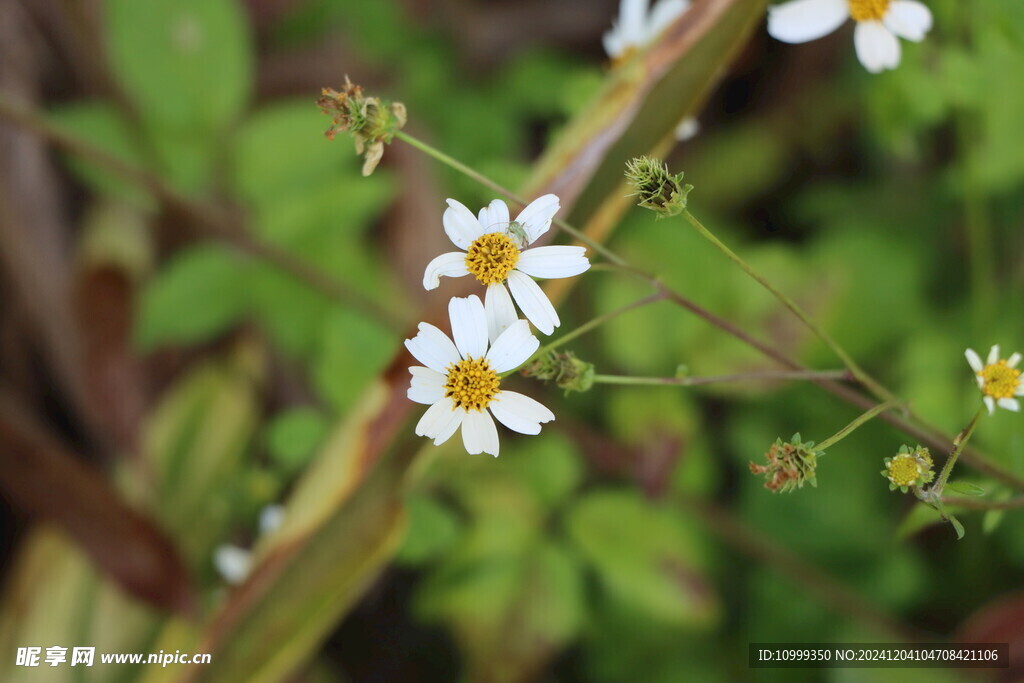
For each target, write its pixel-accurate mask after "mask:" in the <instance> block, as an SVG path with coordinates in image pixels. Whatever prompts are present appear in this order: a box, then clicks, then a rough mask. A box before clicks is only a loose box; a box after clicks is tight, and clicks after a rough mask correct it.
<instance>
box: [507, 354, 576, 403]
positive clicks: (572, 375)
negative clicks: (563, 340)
mask: <svg viewBox="0 0 1024 683" xmlns="http://www.w3.org/2000/svg"><path fill="white" fill-rule="evenodd" d="M522 374H523V375H524V376H525V377H536V378H537V379H541V380H545V381H549V380H551V381H554V383H555V384H557V385H558V387H559V388H560V389H565V393H566V394H568V393H569V392H570V391H580V392H583V391H588V390H589V389H590V388H591V387H592V386H594V364H593V363H588V362H586V361H584V360H580V359H579V358H577V357H576V355H575V354H574V353H573V352H572V351H549V352H548V353H546V354H545V355H544V356H543V357H542V358H538V359H537V360H535V361H533V362H532V363H529V364H528V365H527V366H526V367H524V368H523V369H522Z"/></svg>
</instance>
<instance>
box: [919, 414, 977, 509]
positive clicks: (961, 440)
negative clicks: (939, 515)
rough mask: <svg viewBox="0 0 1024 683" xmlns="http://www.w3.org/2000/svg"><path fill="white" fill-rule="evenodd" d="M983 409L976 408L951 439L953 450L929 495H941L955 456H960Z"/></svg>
mask: <svg viewBox="0 0 1024 683" xmlns="http://www.w3.org/2000/svg"><path fill="white" fill-rule="evenodd" d="M984 411H985V406H981V407H980V408H978V412H976V413H974V417H972V418H971V421H970V422H969V423H968V424H967V426H966V427H964V429H963V431H962V432H960V433H959V434H957V436H956V438H955V439H953V452H951V453H950V454H949V457H948V458H946V464H945V465H943V466H942V471H941V472H940V473H939V478H938V479H937V480H935V484H934V485H933V486H932V488H931V491H930V493H931V495H932V496H934V497H935V498H938V497H940V496H941V495H942V489H944V488H945V487H946V482H947V481H949V475H951V474H952V473H953V466H954V465H956V461H957V458H959V457H960V453H961V452H962V451H963V450H964V446H966V445H967V442H968V441H969V440H970V438H971V434H974V428H975V427H977V426H978V419H979V418H980V417H981V414H982V413H983V412H984Z"/></svg>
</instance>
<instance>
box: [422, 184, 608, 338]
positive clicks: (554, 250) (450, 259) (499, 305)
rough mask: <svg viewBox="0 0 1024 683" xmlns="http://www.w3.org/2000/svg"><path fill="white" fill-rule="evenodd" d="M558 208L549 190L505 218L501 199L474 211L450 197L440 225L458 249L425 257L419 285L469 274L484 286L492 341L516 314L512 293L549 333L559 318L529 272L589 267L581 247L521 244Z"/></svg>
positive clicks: (568, 272)
mask: <svg viewBox="0 0 1024 683" xmlns="http://www.w3.org/2000/svg"><path fill="white" fill-rule="evenodd" d="M557 211H558V197H556V196H555V195H553V194H546V195H544V196H543V197H539V198H537V199H535V200H533V201H532V202H530V205H529V206H527V207H526V208H525V209H523V210H522V211H521V212H520V213H519V215H518V216H516V219H515V220H514V221H510V220H509V213H508V207H507V206H506V205H505V202H503V201H501V200H500V199H495V200H494V201H492V202H491V203H490V205H489V206H485V207H484V208H482V209H480V215H479V217H477V216H474V215H473V212H472V211H470V210H469V209H467V208H466V207H465V206H463V205H462V204H460V203H459V202H457V201H455V200H454V199H449V200H448V208H447V209H446V210H445V212H444V231H445V232H446V233H447V234H448V237H449V238H450V239H451V241H452V242H453V243H454V244H455V246H457V247H458V248H459V249H462V250H463V251H461V252H459V251H453V252H449V253H447V254H441V255H440V256H438V257H437V258H435V259H434V260H433V261H431V262H430V263H428V264H427V269H426V271H425V272H424V273H423V287H424V289H434V288H436V287H437V286H438V285H439V284H441V276H447V277H461V276H463V275H470V274H472V275H474V276H476V279H477V280H479V281H480V282H481V283H482V284H483V285H485V286H486V287H487V294H486V296H485V297H484V302H485V310H486V311H487V332H488V338H489V339H490V340H491V341H492V342H493V341H495V340H496V339H497V338H498V335H499V334H501V333H502V332H503V331H504V330H505V329H507V328H508V327H509V326H510V325H512V324H513V323H514V322H516V320H517V319H518V315H517V314H516V311H515V308H514V307H513V306H512V299H515V301H516V303H517V304H519V309H520V310H521V311H522V312H523V315H525V316H526V317H527V318H528V319H529V321H530V322H532V323H533V324H534V325H535V326H536V327H537V329H538V330H540V331H541V332H543V333H544V334H551V333H552V332H554V331H555V328H556V327H558V326H559V325H560V324H561V321H560V320H559V319H558V313H556V312H555V307H554V306H552V305H551V302H550V301H548V298H547V296H546V295H545V294H544V292H543V291H542V290H541V288H540V286H539V285H538V284H537V283H536V282H534V281H533V278H534V277H539V278H546V279H552V278H561V277H571V276H573V275H579V274H580V273H582V272H583V271H585V270H587V269H588V268H590V261H588V260H587V257H586V256H584V254H585V253H586V249H584V248H583V247H572V246H550V247H533V248H532V249H527V248H526V247H528V246H529V245H531V244H533V243H534V242H535V241H536V240H537V238H539V237H540V236H541V235H543V234H544V233H546V232H547V231H548V230H549V229H550V228H551V219H552V218H553V217H554V215H555V213H556V212H557ZM531 276H532V277H531ZM506 283H507V284H508V289H506V288H505V284H506ZM509 290H511V291H512V296H511V297H509Z"/></svg>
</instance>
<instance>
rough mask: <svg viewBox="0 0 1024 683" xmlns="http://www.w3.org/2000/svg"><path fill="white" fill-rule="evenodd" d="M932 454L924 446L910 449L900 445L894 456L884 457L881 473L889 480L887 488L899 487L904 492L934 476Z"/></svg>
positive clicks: (919, 485) (891, 489)
mask: <svg viewBox="0 0 1024 683" xmlns="http://www.w3.org/2000/svg"><path fill="white" fill-rule="evenodd" d="M932 468H933V463H932V455H931V453H930V452H929V451H928V449H927V448H925V447H924V446H918V447H916V448H913V449H911V448H910V447H909V446H906V445H904V446H900V450H899V453H897V454H896V455H895V456H894V457H891V458H885V469H884V470H882V472H881V474H882V476H883V477H885V478H886V479H888V480H889V490H890V491H895V490H896V489H899V490H900V491H902V492H903V493H906V492H907V490H908V489H910V488H919V487H921V486H924V485H925V484H927V483H929V482H930V481H931V480H932V479H934V478H935V472H934V471H933V469H932Z"/></svg>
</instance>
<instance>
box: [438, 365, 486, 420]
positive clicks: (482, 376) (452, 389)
mask: <svg viewBox="0 0 1024 683" xmlns="http://www.w3.org/2000/svg"><path fill="white" fill-rule="evenodd" d="M498 383H499V379H498V373H496V372H495V371H494V370H492V369H491V363H490V361H488V360H487V359H486V358H467V359H466V360H460V361H459V362H458V363H452V364H451V365H449V366H448V381H447V382H445V383H444V395H445V397H447V398H450V399H452V401H454V402H455V407H456V408H462V409H463V410H476V411H478V412H479V411H481V410H483V409H484V408H486V407H487V406H488V405H489V404H490V402H491V401H492V400H493V399H494V396H495V395H496V394H497V393H498Z"/></svg>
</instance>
